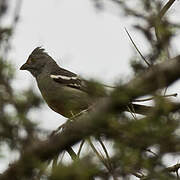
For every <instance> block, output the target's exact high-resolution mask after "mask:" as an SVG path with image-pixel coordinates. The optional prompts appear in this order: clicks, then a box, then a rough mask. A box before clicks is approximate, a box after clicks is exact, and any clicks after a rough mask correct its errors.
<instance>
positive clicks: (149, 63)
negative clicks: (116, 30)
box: [125, 28, 151, 67]
mask: <svg viewBox="0 0 180 180" xmlns="http://www.w3.org/2000/svg"><path fill="white" fill-rule="evenodd" d="M125 31H126V33H127V35H128V37H129V39H130V40H131V42H132V44H133V45H134V47H135V49H136V50H137V52H138V53H139V55H140V56H141V58H142V59H143V60H144V62H145V63H146V64H147V65H148V67H150V66H151V64H150V63H149V62H148V61H147V60H146V58H145V57H144V56H143V55H142V53H141V52H140V51H139V49H138V48H137V46H136V44H135V42H134V41H133V39H132V37H131V35H130V34H129V32H128V30H127V29H126V28H125Z"/></svg>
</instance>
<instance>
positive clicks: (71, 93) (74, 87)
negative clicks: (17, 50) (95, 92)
mask: <svg viewBox="0 0 180 180" xmlns="http://www.w3.org/2000/svg"><path fill="white" fill-rule="evenodd" d="M20 70H27V71H29V72H30V73H31V74H32V75H33V77H35V79H36V82H37V85H38V88H39V90H40V92H41V95H42V97H43V99H44V100H45V101H46V103H47V104H48V106H49V107H50V108H51V109H52V110H54V111H55V112H57V113H59V114H61V115H62V116H64V117H67V118H71V117H72V116H74V115H76V114H78V113H80V112H82V111H84V110H86V109H88V108H89V107H90V106H91V105H92V104H93V103H94V102H95V100H94V98H92V97H91V96H90V95H89V94H88V92H87V91H86V90H87V87H86V83H85V82H86V81H85V80H83V79H82V78H80V77H79V76H78V75H77V74H75V73H73V72H71V71H68V70H66V69H64V68H62V67H60V66H59V65H58V64H57V63H56V62H55V60H54V59H53V58H52V57H51V56H50V55H48V53H47V52H46V51H45V49H44V48H41V47H37V48H35V49H34V50H33V51H32V52H31V54H30V55H29V57H28V59H27V61H26V62H25V63H24V64H23V65H22V66H21V67H20Z"/></svg>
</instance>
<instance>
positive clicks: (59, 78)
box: [50, 67, 85, 91]
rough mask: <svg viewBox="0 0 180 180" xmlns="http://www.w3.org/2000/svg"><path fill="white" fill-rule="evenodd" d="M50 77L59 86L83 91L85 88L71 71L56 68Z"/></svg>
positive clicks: (81, 81)
mask: <svg viewBox="0 0 180 180" xmlns="http://www.w3.org/2000/svg"><path fill="white" fill-rule="evenodd" d="M50 77H51V78H52V79H53V80H54V81H56V82H57V83H60V84H61V85H65V86H68V87H72V88H75V89H79V90H83V91H84V88H85V86H84V82H83V80H82V79H80V78H79V77H78V76H77V75H76V74H74V73H73V72H71V71H68V70H66V69H63V68H60V67H58V69H56V70H54V71H53V72H52V73H51V75H50Z"/></svg>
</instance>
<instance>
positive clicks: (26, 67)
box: [20, 63, 29, 70]
mask: <svg viewBox="0 0 180 180" xmlns="http://www.w3.org/2000/svg"><path fill="white" fill-rule="evenodd" d="M28 69H29V65H28V64H27V63H25V64H23V65H22V66H21V67H20V70H28Z"/></svg>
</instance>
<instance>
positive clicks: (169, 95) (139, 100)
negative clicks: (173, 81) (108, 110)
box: [133, 93, 177, 102]
mask: <svg viewBox="0 0 180 180" xmlns="http://www.w3.org/2000/svg"><path fill="white" fill-rule="evenodd" d="M176 96H177V93H174V94H168V95H163V96H161V97H176ZM154 98H155V97H150V98H146V99H136V100H133V102H144V101H150V100H153V99H154Z"/></svg>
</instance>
